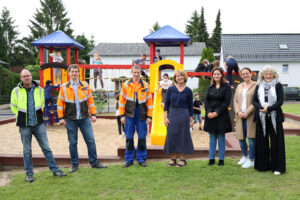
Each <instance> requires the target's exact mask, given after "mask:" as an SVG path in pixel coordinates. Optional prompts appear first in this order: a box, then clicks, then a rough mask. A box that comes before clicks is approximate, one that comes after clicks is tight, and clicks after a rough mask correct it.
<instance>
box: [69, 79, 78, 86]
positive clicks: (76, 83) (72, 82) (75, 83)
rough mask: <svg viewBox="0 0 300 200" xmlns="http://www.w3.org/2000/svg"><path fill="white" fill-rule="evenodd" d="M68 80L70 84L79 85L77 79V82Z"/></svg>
mask: <svg viewBox="0 0 300 200" xmlns="http://www.w3.org/2000/svg"><path fill="white" fill-rule="evenodd" d="M70 82H71V85H75V86H78V85H79V80H77V82H74V81H72V80H70Z"/></svg>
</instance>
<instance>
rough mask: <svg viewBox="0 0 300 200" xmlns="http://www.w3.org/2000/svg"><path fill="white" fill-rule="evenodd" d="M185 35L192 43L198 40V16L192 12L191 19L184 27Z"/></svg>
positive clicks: (195, 12)
mask: <svg viewBox="0 0 300 200" xmlns="http://www.w3.org/2000/svg"><path fill="white" fill-rule="evenodd" d="M185 33H186V34H187V35H188V36H189V37H190V38H191V40H192V42H198V39H199V15H198V12H197V11H196V10H194V12H193V14H192V17H191V19H190V20H189V21H187V24H186V25H185Z"/></svg>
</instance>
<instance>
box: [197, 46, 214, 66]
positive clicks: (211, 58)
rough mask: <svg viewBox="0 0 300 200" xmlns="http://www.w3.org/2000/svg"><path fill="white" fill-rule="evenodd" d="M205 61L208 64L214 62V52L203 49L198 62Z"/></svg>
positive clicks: (210, 49) (209, 49)
mask: <svg viewBox="0 0 300 200" xmlns="http://www.w3.org/2000/svg"><path fill="white" fill-rule="evenodd" d="M204 59H207V60H208V61H209V62H210V63H212V62H214V61H215V57H214V50H213V49H212V48H204V49H203V51H202V54H201V59H200V62H202V61H203V60H204Z"/></svg>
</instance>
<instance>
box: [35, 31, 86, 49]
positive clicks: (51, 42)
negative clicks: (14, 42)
mask: <svg viewBox="0 0 300 200" xmlns="http://www.w3.org/2000/svg"><path fill="white" fill-rule="evenodd" d="M31 44H32V45H33V46H43V47H46V48H50V47H54V48H64V47H70V48H78V49H84V48H85V47H84V46H83V45H82V44H80V43H79V42H77V41H76V40H74V39H73V38H71V37H70V36H68V35H67V34H65V33H64V32H62V31H60V30H58V31H55V32H53V33H51V34H49V35H47V36H45V37H43V38H41V39H38V40H35V41H33V42H32V43H31Z"/></svg>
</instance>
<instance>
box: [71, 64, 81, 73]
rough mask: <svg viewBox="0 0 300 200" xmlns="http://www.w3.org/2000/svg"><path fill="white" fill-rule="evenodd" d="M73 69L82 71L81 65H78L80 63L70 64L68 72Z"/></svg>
mask: <svg viewBox="0 0 300 200" xmlns="http://www.w3.org/2000/svg"><path fill="white" fill-rule="evenodd" d="M71 69H78V72H80V70H79V67H78V65H76V64H72V65H70V66H69V67H68V72H70V71H71Z"/></svg>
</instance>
